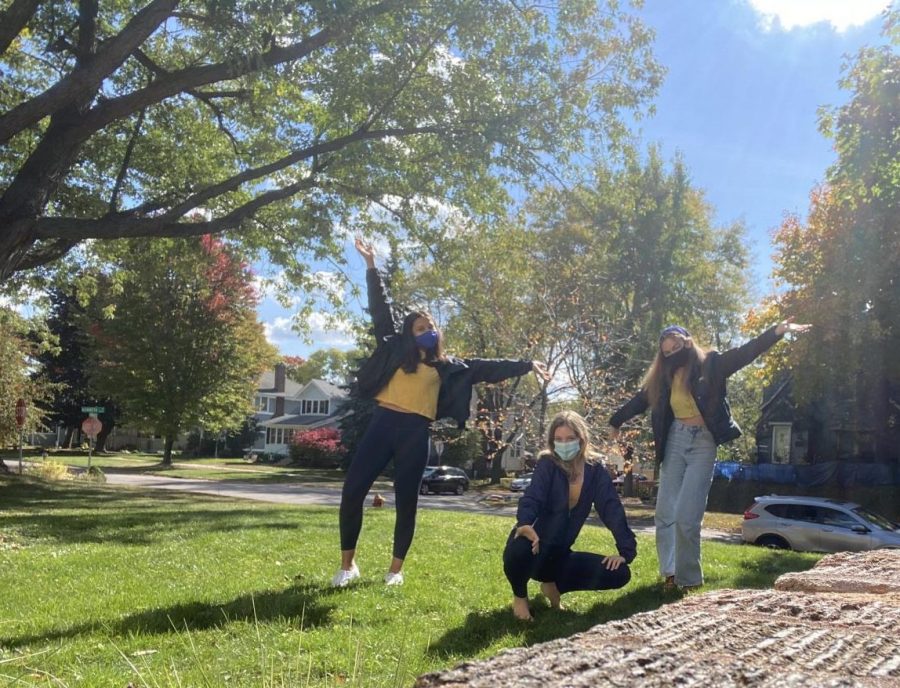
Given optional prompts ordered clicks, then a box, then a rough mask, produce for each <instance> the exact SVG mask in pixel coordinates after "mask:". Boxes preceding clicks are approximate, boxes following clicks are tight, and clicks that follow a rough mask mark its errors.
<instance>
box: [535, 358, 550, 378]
mask: <svg viewBox="0 0 900 688" xmlns="http://www.w3.org/2000/svg"><path fill="white" fill-rule="evenodd" d="M531 369H532V370H533V371H534V374H535V375H537V376H538V379H539V380H543V381H544V382H548V381H549V380H550V371H549V370H547V366H545V365H544V364H543V363H541V362H540V361H532V362H531Z"/></svg>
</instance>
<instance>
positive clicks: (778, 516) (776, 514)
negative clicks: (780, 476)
mask: <svg viewBox="0 0 900 688" xmlns="http://www.w3.org/2000/svg"><path fill="white" fill-rule="evenodd" d="M741 534H742V536H743V538H744V540H745V541H746V542H752V543H754V544H757V545H763V546H766V547H777V548H782V549H795V550H799V551H804V552H844V551H859V550H867V549H880V548H883V547H890V548H900V526H898V524H896V523H892V522H891V521H890V520H889V519H887V518H885V517H884V516H882V515H880V514H876V513H874V512H872V511H869V510H868V509H866V508H865V507H862V506H860V505H859V504H854V503H853V502H841V501H838V500H835V499H825V498H822V497H782V496H778V495H767V496H765V497H757V498H756V499H755V500H754V502H753V505H752V506H751V507H750V508H749V509H747V510H746V511H745V512H744V521H743V524H742V527H741Z"/></svg>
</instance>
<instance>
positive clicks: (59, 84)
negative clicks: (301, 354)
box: [0, 0, 661, 282]
mask: <svg viewBox="0 0 900 688" xmlns="http://www.w3.org/2000/svg"><path fill="white" fill-rule="evenodd" d="M0 27H2V29H0V70H2V72H3V74H4V87H3V89H2V90H0V146H2V147H0V228H2V229H0V280H4V279H7V278H9V277H10V276H11V275H14V274H16V273H19V272H22V271H27V270H29V269H31V268H34V267H36V266H42V265H46V264H48V263H49V262H50V261H53V260H54V259H56V258H59V257H60V256H63V255H66V254H67V253H68V252H69V251H71V250H72V249H73V248H74V247H82V248H90V246H92V245H87V246H86V245H85V242H87V241H88V240H92V239H94V240H101V242H106V241H107V240H110V239H118V238H135V237H141V236H157V237H160V236H164V237H185V236H199V235H204V234H209V233H213V234H219V233H223V232H224V233H227V235H228V237H229V238H231V239H239V240H240V242H241V243H242V244H243V246H244V248H245V249H246V250H248V251H260V252H262V251H265V252H266V253H267V254H268V256H269V258H270V259H271V260H272V261H273V262H274V263H276V264H281V265H282V266H284V267H285V268H287V273H288V276H289V277H290V278H291V279H292V280H294V281H295V282H296V281H300V280H302V279H303V277H304V274H305V273H304V271H303V266H304V262H303V261H304V257H305V256H309V255H310V254H313V255H314V256H315V257H317V258H318V257H321V256H322V255H328V254H331V255H332V256H337V255H339V254H340V251H339V243H340V239H341V237H340V234H339V233H338V232H335V231H334V230H335V228H336V227H338V226H341V225H343V224H346V223H348V222H350V221H352V222H353V223H355V224H356V226H357V227H359V228H368V229H370V230H372V231H375V230H378V229H381V230H385V231H395V227H396V224H395V223H396V222H397V221H399V222H400V223H401V224H402V225H405V226H406V228H407V229H409V230H410V231H422V230H423V227H426V226H428V225H429V222H430V220H432V219H433V218H434V217H435V216H436V215H437V214H438V212H439V208H440V207H441V205H442V204H451V205H453V206H455V207H459V208H463V209H465V210H466V211H467V212H470V213H474V214H481V215H485V214H490V213H493V212H497V210H498V209H500V208H501V207H502V205H503V204H504V203H505V202H506V201H507V191H506V185H505V182H507V181H512V180H525V179H529V178H532V177H534V176H535V175H539V174H541V173H543V172H554V173H555V172H557V171H558V170H559V169H560V167H561V166H562V165H565V164H566V163H567V162H568V158H569V156H570V155H571V153H573V152H577V151H579V150H582V149H584V148H585V146H586V143H585V142H586V141H602V142H603V145H607V144H609V143H613V144H614V143H615V142H616V141H618V140H619V139H620V138H621V135H622V131H623V129H622V123H621V118H620V115H621V114H622V112H623V111H639V110H640V109H641V108H642V107H643V105H644V104H645V103H646V102H647V99H648V98H649V97H650V96H652V94H653V93H654V91H655V89H656V87H657V86H658V84H659V82H660V78H661V69H660V68H659V66H658V65H657V64H656V63H655V62H654V60H653V58H652V56H651V54H650V48H649V46H650V41H651V34H650V33H649V32H648V31H647V30H646V29H645V28H644V27H643V26H642V25H641V24H640V22H639V21H638V20H637V19H636V18H635V17H634V16H633V15H632V14H630V13H629V11H627V10H626V9H623V8H621V7H620V6H619V3H618V2H613V1H611V0H610V1H608V2H607V1H604V2H569V1H564V2H563V1H551V2H548V3H542V4H534V3H524V4H521V3H516V2H510V1H508V0H444V1H442V2H429V3H422V2H417V1H415V0H381V1H377V0H346V1H342V2H332V3H323V2H313V3H300V4H298V3H296V2H293V1H290V2H289V1H288V0H264V1H263V2H247V1H243V0H236V1H235V2H225V3H221V2H209V1H206V0H192V1H182V2H179V0H145V2H142V3H127V2H126V3H121V2H120V3H114V2H80V3H59V2H52V3H43V2H41V3H39V2H33V1H30V0H14V1H13V2H10V3H6V4H5V7H4V9H3V10H0ZM378 208H383V209H387V210H388V212H389V217H390V218H391V222H385V220H384V217H383V216H379V215H378V213H376V212H374V210H375V209H378ZM198 211H199V212H201V219H200V220H199V221H196V218H194V217H192V215H194V214H195V213H196V212H198Z"/></svg>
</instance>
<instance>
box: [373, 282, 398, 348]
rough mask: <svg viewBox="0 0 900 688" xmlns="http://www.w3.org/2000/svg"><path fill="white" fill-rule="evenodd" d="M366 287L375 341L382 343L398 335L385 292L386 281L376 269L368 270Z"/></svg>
mask: <svg viewBox="0 0 900 688" xmlns="http://www.w3.org/2000/svg"><path fill="white" fill-rule="evenodd" d="M366 287H367V289H368V292H369V315H371V316H372V325H373V326H374V329H375V339H376V342H377V343H381V342H382V341H384V339H385V338H386V337H390V336H392V335H395V334H397V331H396V329H395V328H394V316H393V315H392V314H391V307H390V304H389V303H388V300H387V295H386V294H385V291H384V281H383V280H382V279H381V275H380V274H379V273H378V270H377V269H376V268H369V269H368V270H366Z"/></svg>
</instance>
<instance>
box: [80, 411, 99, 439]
mask: <svg viewBox="0 0 900 688" xmlns="http://www.w3.org/2000/svg"><path fill="white" fill-rule="evenodd" d="M102 429H103V423H101V422H100V421H99V420H97V419H96V418H94V417H93V416H92V417H90V418H85V419H84V422H83V423H82V424H81V431H82V432H83V433H84V434H85V435H87V436H88V437H90V438H92V439H93V438H96V437H97V435H99V434H100V430H102Z"/></svg>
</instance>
